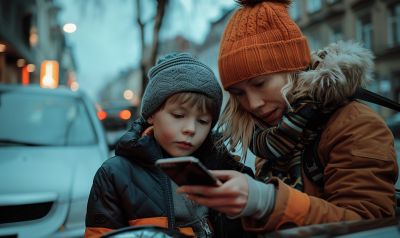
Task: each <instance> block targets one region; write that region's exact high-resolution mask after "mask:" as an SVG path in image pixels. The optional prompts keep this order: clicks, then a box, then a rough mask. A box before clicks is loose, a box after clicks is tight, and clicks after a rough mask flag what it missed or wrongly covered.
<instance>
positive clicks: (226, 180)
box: [177, 170, 249, 217]
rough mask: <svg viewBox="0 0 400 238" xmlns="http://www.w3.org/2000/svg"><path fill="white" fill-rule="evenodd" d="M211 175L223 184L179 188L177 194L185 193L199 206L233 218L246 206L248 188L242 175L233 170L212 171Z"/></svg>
mask: <svg viewBox="0 0 400 238" xmlns="http://www.w3.org/2000/svg"><path fill="white" fill-rule="evenodd" d="M211 173H212V174H213V175H214V176H216V177H217V178H218V179H219V180H221V181H222V182H223V184H222V185H221V186H218V187H210V186H197V185H196V186H195V185H192V186H188V185H185V186H181V187H179V188H178V189H177V192H178V193H185V194H186V195H187V198H189V199H191V200H192V201H194V202H197V203H199V204H201V205H204V206H207V207H210V208H212V209H215V210H217V211H220V212H222V213H225V214H227V215H228V216H231V217H234V216H237V215H239V214H240V213H241V212H242V211H243V209H244V207H245V206H246V203H247V200H248V196H249V187H248V182H247V178H246V176H245V175H244V174H242V173H240V172H237V171H234V170H212V171H211Z"/></svg>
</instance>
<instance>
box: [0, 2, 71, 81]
mask: <svg viewBox="0 0 400 238" xmlns="http://www.w3.org/2000/svg"><path fill="white" fill-rule="evenodd" d="M59 11H60V8H59V7H58V6H57V4H56V3H55V2H54V1H53V0H13V1H7V0H0V22H1V24H0V83H14V84H39V81H40V79H39V77H40V70H41V64H42V63H43V62H44V61H45V60H51V61H55V62H57V63H58V66H59V67H58V75H59V77H58V81H59V85H68V84H70V83H71V81H74V80H75V78H74V75H75V71H76V64H75V60H74V57H73V54H72V50H71V48H70V47H69V46H68V45H67V44H66V39H65V36H64V33H63V31H62V29H61V26H60V24H59V22H58V19H57V17H58V13H59Z"/></svg>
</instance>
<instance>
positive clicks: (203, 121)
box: [199, 119, 210, 125]
mask: <svg viewBox="0 0 400 238" xmlns="http://www.w3.org/2000/svg"><path fill="white" fill-rule="evenodd" d="M199 123H200V124H202V125H208V123H210V121H209V120H204V119H199Z"/></svg>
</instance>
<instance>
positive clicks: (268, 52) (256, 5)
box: [218, 0, 311, 89]
mask: <svg viewBox="0 0 400 238" xmlns="http://www.w3.org/2000/svg"><path fill="white" fill-rule="evenodd" d="M238 2H239V3H240V4H241V5H242V6H241V7H240V8H239V9H238V10H237V11H236V12H235V13H234V15H233V16H232V18H231V19H230V20H229V22H228V25H227V26H226V28H225V32H224V35H223V37H222V40H221V45H220V51H219V57H218V69H219V74H220V77H221V82H222V85H223V87H224V88H225V89H227V88H228V87H229V86H231V85H233V84H235V83H238V82H241V81H244V80H248V79H251V78H253V77H256V76H259V75H265V74H271V73H279V72H290V71H297V70H302V69H305V68H307V66H308V65H309V64H310V62H311V56H310V49H309V47H308V44H307V40H306V38H305V37H304V36H303V34H302V33H301V31H300V29H299V27H298V26H297V25H296V23H295V22H294V21H293V20H292V19H291V18H290V16H289V13H288V7H289V5H290V2H291V1H288V0H286V1H284V0H281V1H279V0H275V1H273V0H270V1H265V0H238Z"/></svg>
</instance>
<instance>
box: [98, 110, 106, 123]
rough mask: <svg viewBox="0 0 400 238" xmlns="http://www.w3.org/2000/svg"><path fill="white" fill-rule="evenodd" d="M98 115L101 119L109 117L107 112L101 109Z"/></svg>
mask: <svg viewBox="0 0 400 238" xmlns="http://www.w3.org/2000/svg"><path fill="white" fill-rule="evenodd" d="M97 117H98V118H99V120H100V121H102V120H104V119H106V118H107V112H105V111H103V110H101V111H98V112H97Z"/></svg>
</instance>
